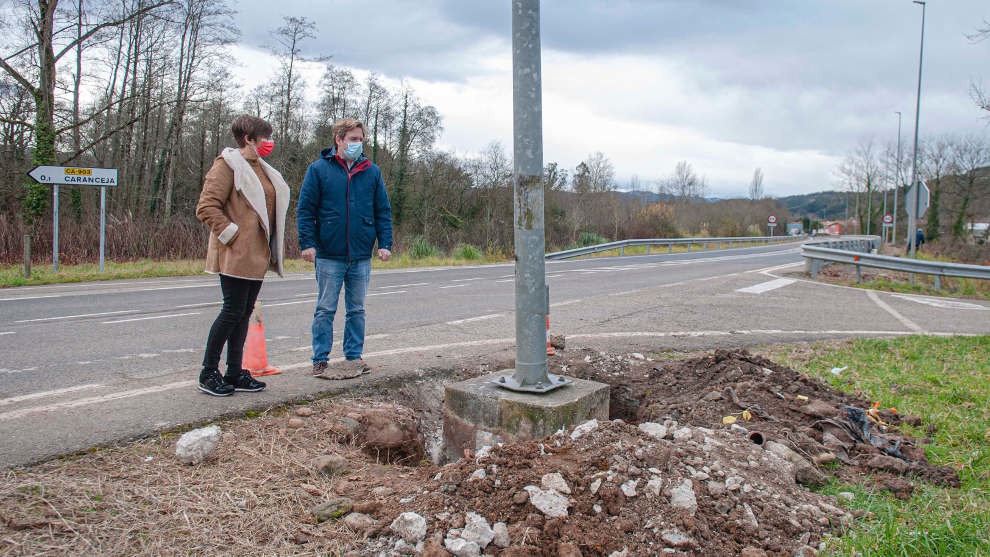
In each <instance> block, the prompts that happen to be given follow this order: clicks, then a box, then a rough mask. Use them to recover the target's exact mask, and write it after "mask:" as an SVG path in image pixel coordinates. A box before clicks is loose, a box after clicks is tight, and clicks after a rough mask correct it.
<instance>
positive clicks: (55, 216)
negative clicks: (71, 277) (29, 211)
mask: <svg viewBox="0 0 990 557" xmlns="http://www.w3.org/2000/svg"><path fill="white" fill-rule="evenodd" d="M52 270H54V271H55V272H56V273H57V272H58V184H55V186H54V187H53V188H52Z"/></svg>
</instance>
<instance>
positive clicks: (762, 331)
mask: <svg viewBox="0 0 990 557" xmlns="http://www.w3.org/2000/svg"><path fill="white" fill-rule="evenodd" d="M781 334H784V335H787V334H791V335H911V334H914V333H913V332H911V331H866V330H864V331H857V330H846V331H842V330H822V331H807V330H793V331H785V330H783V329H751V330H745V329H744V330H737V331H669V332H660V331H622V332H615V333H576V334H568V335H567V338H568V339H605V338H623V337H655V338H664V337H707V336H733V335H781ZM939 334H945V333H939ZM949 334H955V333H949Z"/></svg>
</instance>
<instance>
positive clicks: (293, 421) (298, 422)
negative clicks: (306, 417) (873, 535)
mask: <svg viewBox="0 0 990 557" xmlns="http://www.w3.org/2000/svg"><path fill="white" fill-rule="evenodd" d="M285 425H287V426H289V427H290V428H292V429H297V428H300V427H302V426H303V421H302V419H300V418H289V421H288V423H286V424H285Z"/></svg>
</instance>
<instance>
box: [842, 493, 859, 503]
mask: <svg viewBox="0 0 990 557" xmlns="http://www.w3.org/2000/svg"><path fill="white" fill-rule="evenodd" d="M839 499H842V500H843V501H850V502H851V501H854V500H855V499H856V494H855V493H853V492H851V491H840V492H839Z"/></svg>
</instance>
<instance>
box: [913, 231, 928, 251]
mask: <svg viewBox="0 0 990 557" xmlns="http://www.w3.org/2000/svg"><path fill="white" fill-rule="evenodd" d="M924 243H925V233H924V232H922V231H921V229H920V228H919V229H918V231H917V232H915V233H914V245H915V247H917V248H920V247H921V246H922V245H924Z"/></svg>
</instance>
